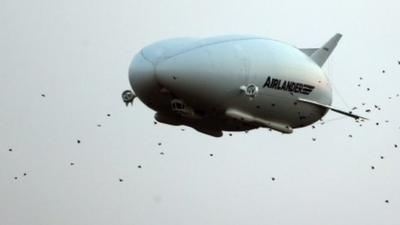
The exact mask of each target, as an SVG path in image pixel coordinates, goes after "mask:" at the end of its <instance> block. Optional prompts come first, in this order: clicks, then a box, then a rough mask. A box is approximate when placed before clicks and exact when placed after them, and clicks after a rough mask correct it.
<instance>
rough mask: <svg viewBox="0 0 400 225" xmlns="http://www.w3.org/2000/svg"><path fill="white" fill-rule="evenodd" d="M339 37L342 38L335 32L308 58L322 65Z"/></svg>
mask: <svg viewBox="0 0 400 225" xmlns="http://www.w3.org/2000/svg"><path fill="white" fill-rule="evenodd" d="M340 38H342V35H341V34H335V36H333V37H332V38H331V39H330V40H329V41H328V42H326V43H325V44H324V46H322V47H321V48H319V49H318V50H316V51H315V52H314V53H312V54H311V56H310V58H311V59H312V60H313V61H314V62H315V63H316V64H318V65H319V66H323V65H324V63H325V62H326V60H327V59H328V57H329V56H330V55H331V53H332V52H333V50H334V49H335V47H336V45H337V43H338V42H339V40H340Z"/></svg>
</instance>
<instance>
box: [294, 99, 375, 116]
mask: <svg viewBox="0 0 400 225" xmlns="http://www.w3.org/2000/svg"><path fill="white" fill-rule="evenodd" d="M298 101H299V102H304V103H308V104H311V105H316V106H319V107H321V108H325V109H330V110H332V111H334V112H337V113H340V114H342V115H345V116H348V117H351V118H354V119H356V120H358V119H363V120H368V119H367V118H365V117H362V116H358V115H355V114H353V113H352V112H346V111H343V110H340V109H336V108H334V107H332V106H329V105H324V104H321V103H318V102H315V101H312V100H307V99H302V98H299V99H298Z"/></svg>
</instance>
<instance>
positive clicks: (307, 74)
mask: <svg viewBox="0 0 400 225" xmlns="http://www.w3.org/2000/svg"><path fill="white" fill-rule="evenodd" d="M339 38H340V37H339ZM336 42H337V41H336ZM334 44H335V45H336V43H334ZM333 48H334V46H333ZM332 50H333V49H332ZM317 53H318V54H323V53H319V52H317ZM328 56H329V54H328ZM326 58H327V56H326ZM326 58H325V59H322V63H321V65H322V64H323V62H324V61H325V60H326ZM129 80H130V83H131V86H132V88H133V90H134V92H135V94H136V95H137V97H138V98H139V99H141V100H142V101H143V102H144V103H145V104H146V105H147V106H148V107H150V108H152V109H153V110H155V111H156V112H157V114H156V119H157V120H158V121H160V122H164V123H168V124H172V125H180V124H183V125H188V126H191V127H194V128H195V129H197V130H199V131H201V132H204V133H207V134H210V135H213V136H221V135H222V132H221V131H223V130H235V131H242V130H250V129H254V128H258V127H266V128H271V129H274V130H278V131H280V132H283V133H291V132H292V128H297V127H304V126H307V125H310V124H312V123H314V122H315V121H317V120H319V119H321V118H322V117H323V116H324V115H325V114H326V112H327V110H328V109H329V108H327V107H321V106H330V105H331V103H332V89H331V86H330V83H329V80H328V78H327V77H326V76H325V74H324V72H323V71H322V69H321V68H320V66H319V65H318V64H317V63H316V62H315V60H313V59H311V58H310V57H309V56H308V55H307V54H306V53H305V52H303V51H301V50H299V49H297V48H295V47H293V46H291V45H288V44H285V43H282V42H279V41H275V40H271V39H265V38H259V37H248V36H225V37H216V38H208V39H172V40H166V41H162V42H158V43H156V44H153V45H150V46H148V47H146V48H144V49H143V50H142V51H141V52H140V53H138V54H137V55H136V56H135V58H134V59H133V61H132V63H131V66H130V70H129ZM299 99H306V101H299ZM313 102H316V103H318V104H312V103H313Z"/></svg>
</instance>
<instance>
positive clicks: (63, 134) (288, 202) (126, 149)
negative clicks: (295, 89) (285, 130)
mask: <svg viewBox="0 0 400 225" xmlns="http://www.w3.org/2000/svg"><path fill="white" fill-rule="evenodd" d="M0 5H1V7H0V29H1V30H0V103H1V106H0V224H4V225H26V224H29V225H55V224H57V225H59V224H60V225H70V224H76V225H87V224H96V225H110V224H118V225H125V224H126V225H128V224H129V225H132V224H134V225H156V224H164V225H188V224H190V225H204V224H215V225H217V224H218V225H248V224H271V225H293V224H297V225H320V224H325V225H348V224H360V225H361V224H362V225H376V224H382V225H395V224H400V215H399V212H400V194H399V190H400V148H395V147H394V145H395V144H398V145H400V119H399V113H400V97H396V94H399V93H400V88H399V84H400V64H399V63H398V60H400V47H399V43H398V40H400V32H399V28H398V27H399V26H398V21H399V16H398V15H399V10H400V5H399V3H398V1H395V0H393V1H365V0H353V1H344V0H338V1H329V2H328V1H320V0H306V1H288V0H279V1H265V0H252V1H244V0H241V1H239V0H203V1H183V0H169V1H162V0H141V1H139V0H131V1H105V0H96V1H94V0H92V1H90V0H79V1H77V0H69V1H54V0H38V1H28V0H18V1H16V0H1V4H0ZM337 32H340V33H342V34H343V35H344V36H343V38H342V40H341V42H340V43H339V45H338V47H337V48H336V50H335V52H334V53H333V54H332V55H331V57H330V58H329V60H328V62H327V64H326V65H325V66H324V70H325V71H326V72H327V74H328V76H329V78H330V79H331V81H332V82H333V83H334V86H335V90H336V91H335V93H334V102H333V104H334V105H335V106H337V107H340V108H342V109H350V108H352V107H354V106H357V107H358V110H356V111H355V112H357V113H358V114H361V115H363V116H366V117H368V118H370V120H369V121H368V122H366V123H363V126H362V127H360V126H359V124H358V123H355V122H354V121H353V120H352V119H349V118H343V117H342V116H340V115H338V114H335V113H329V114H328V115H327V116H326V117H325V120H326V121H327V122H326V123H325V124H323V125H322V124H321V123H320V122H319V123H316V124H315V126H316V128H315V129H312V128H311V127H307V128H303V129H296V130H295V131H294V133H293V134H291V135H282V134H280V133H277V132H269V131H267V130H265V129H259V130H254V131H251V132H249V133H247V134H245V133H233V136H229V135H228V133H225V135H224V136H223V137H222V138H213V137H210V136H206V135H203V134H201V133H198V132H196V131H194V130H193V129H191V128H188V127H183V126H181V127H174V126H168V125H163V124H157V125H154V123H153V121H154V119H153V116H154V112H153V111H152V110H150V109H148V108H147V107H145V106H144V105H143V103H141V102H140V101H136V100H135V102H134V106H133V107H128V108H127V107H125V105H124V104H123V103H122V101H121V99H120V94H121V92H122V91H123V90H125V89H129V88H130V86H129V82H128V74H127V71H128V66H129V63H130V61H131V59H132V57H133V56H134V54H136V53H137V52H138V51H140V49H141V48H142V47H144V46H146V45H148V44H151V43H153V42H155V41H158V40H161V39H165V38H172V37H182V36H183V37H209V36H214V35H222V34H252V35H259V36H263V37H269V38H273V39H278V40H282V41H284V42H287V43H290V44H293V45H295V46H298V47H319V46H321V45H322V44H323V43H325V42H326V41H327V40H328V39H329V38H330V37H331V36H333V35H334V34H335V33H337ZM382 70H385V73H384V74H383V73H382ZM360 77H363V79H362V80H360ZM357 84H361V87H358V86H357ZM367 88H370V91H367ZM42 94H45V97H42V96H41V95H42ZM362 103H365V105H362ZM374 105H377V106H379V107H380V108H381V110H377V109H376V108H375V107H374ZM367 109H371V112H370V113H367V112H365V110H367ZM108 113H109V114H111V117H107V114H108ZM376 123H379V125H376ZM98 124H101V127H98V126H97V125H98ZM182 128H184V131H182V130H181V129H182ZM349 135H352V138H350V137H349ZM313 138H316V141H313V140H312V139H313ZM77 139H80V140H81V143H80V144H77ZM158 143H161V146H159V145H158ZM9 149H12V151H9ZM160 152H164V155H161V154H160ZM209 154H214V156H213V157H210V155H209ZM381 156H383V157H384V158H383V159H381V158H380V157H381ZM71 163H74V165H72V166H71ZM138 165H141V166H142V168H138ZM371 166H374V167H375V169H374V170H372V169H371ZM24 173H26V176H24V175H23V174H24ZM14 177H17V179H15V178H14ZM271 177H275V178H276V180H275V181H272V180H271ZM120 178H121V179H123V182H119V179H120ZM386 200H389V203H386V202H385V201H386Z"/></svg>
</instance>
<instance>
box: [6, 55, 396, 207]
mask: <svg viewBox="0 0 400 225" xmlns="http://www.w3.org/2000/svg"><path fill="white" fill-rule="evenodd" d="M397 63H398V64H399V65H400V61H398V62H397ZM382 74H386V70H382ZM359 80H360V82H361V81H362V80H364V78H363V77H359ZM357 86H358V87H362V84H361V83H358V84H357ZM370 90H371V88H369V87H367V88H366V91H370ZM399 96H400V95H399V94H396V95H395V97H396V98H399ZM41 97H43V98H45V97H46V94H41ZM388 99H392V96H389V97H388ZM361 105H362V106H364V107H366V106H367V104H366V103H365V102H362V103H361ZM359 108H360V107H357V106H354V107H353V108H351V110H352V111H354V110H358V109H359ZM373 109H374V110H377V111H381V107H380V106H378V105H373V107H366V108H365V112H366V113H371V112H372V110H373ZM106 116H107V117H111V114H109V113H108V114H106ZM325 122H326V121H324V120H321V123H320V124H321V125H323V124H325ZM358 122H360V121H358ZM361 122H363V120H361ZM385 123H389V120H385ZM154 125H157V122H156V121H154ZM375 125H376V126H379V125H380V123H379V122H375ZM359 126H362V123H359ZM97 127H99V128H100V127H102V125H101V124H97ZM311 128H312V129H315V128H316V126H315V125H312V126H311ZM399 129H400V127H399ZM181 131H185V129H184V128H181ZM246 133H247V132H246ZM228 135H229V136H233V134H232V133H229V134H228ZM348 137H349V138H352V137H353V135H351V134H349V135H348ZM311 140H312V141H313V142H315V141H317V139H316V138H315V137H313V138H312V139H311ZM81 143H82V140H81V139H76V144H81ZM157 145H158V146H161V145H162V143H161V142H158V143H157ZM393 147H394V148H395V149H397V148H398V147H399V146H398V144H397V143H395V144H393ZM8 151H9V152H13V149H12V148H9V149H8ZM164 154H165V153H164V152H163V151H161V152H160V155H164ZM209 156H210V157H214V154H213V153H209ZM379 158H380V159H381V160H383V159H385V157H384V156H383V155H381V156H380V157H379ZM69 165H70V166H74V165H75V163H74V162H70V163H69ZM137 168H138V169H142V168H143V166H142V165H137ZM370 169H371V170H375V169H376V167H375V166H374V165H371V166H370ZM27 175H28V173H27V172H24V173H23V174H22V177H25V176H27ZM13 179H14V180H18V179H19V177H18V176H14V178H13ZM270 180H271V181H272V182H276V181H277V178H276V177H270ZM117 181H118V182H124V179H123V178H118V179H117ZM385 203H389V200H388V199H386V200H385Z"/></svg>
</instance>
